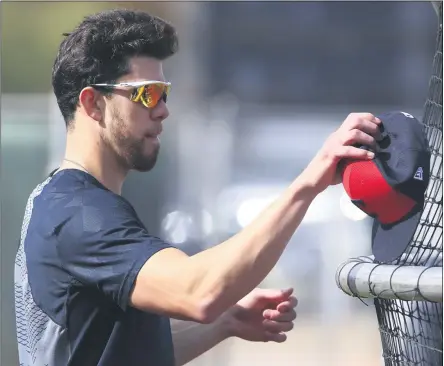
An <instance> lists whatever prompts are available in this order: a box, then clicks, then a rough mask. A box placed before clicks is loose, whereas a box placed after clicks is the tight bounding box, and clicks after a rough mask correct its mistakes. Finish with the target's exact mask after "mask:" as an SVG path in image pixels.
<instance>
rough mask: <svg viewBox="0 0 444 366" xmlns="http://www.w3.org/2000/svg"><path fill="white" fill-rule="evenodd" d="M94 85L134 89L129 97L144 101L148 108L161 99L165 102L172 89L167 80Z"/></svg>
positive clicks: (132, 99)
mask: <svg viewBox="0 0 444 366" xmlns="http://www.w3.org/2000/svg"><path fill="white" fill-rule="evenodd" d="M91 86H93V87H105V88H115V89H129V88H132V89H133V91H132V92H131V94H130V97H129V99H130V100H131V101H133V102H136V103H142V104H143V105H144V106H145V107H147V108H154V107H155V106H156V105H157V104H158V103H159V101H160V100H163V101H164V102H165V103H166V101H167V97H168V95H169V93H170V90H171V83H169V82H165V81H157V80H150V81H134V82H126V83H119V84H92V85H91Z"/></svg>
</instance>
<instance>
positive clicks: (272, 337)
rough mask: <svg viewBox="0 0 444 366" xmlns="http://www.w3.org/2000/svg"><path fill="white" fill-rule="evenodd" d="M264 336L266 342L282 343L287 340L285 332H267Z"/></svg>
mask: <svg viewBox="0 0 444 366" xmlns="http://www.w3.org/2000/svg"><path fill="white" fill-rule="evenodd" d="M264 338H265V339H264V342H276V343H282V342H285V341H286V340H287V335H286V334H285V333H272V332H265V335H264Z"/></svg>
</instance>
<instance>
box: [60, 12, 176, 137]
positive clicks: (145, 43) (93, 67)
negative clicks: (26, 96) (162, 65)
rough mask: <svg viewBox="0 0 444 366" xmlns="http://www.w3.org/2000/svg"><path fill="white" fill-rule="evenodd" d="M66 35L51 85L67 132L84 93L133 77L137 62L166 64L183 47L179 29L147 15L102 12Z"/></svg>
mask: <svg viewBox="0 0 444 366" xmlns="http://www.w3.org/2000/svg"><path fill="white" fill-rule="evenodd" d="M64 35H65V36H66V38H65V39H64V40H63V42H62V43H61V44H60V48H59V51H58V54H57V57H56V59H55V62H54V66H53V69H52V86H53V88H54V94H55V96H56V98H57V103H58V105H59V108H60V111H61V112H62V115H63V118H64V119H65V123H66V126H67V128H69V127H70V124H71V122H72V121H73V119H74V115H75V111H76V108H77V105H78V102H79V94H80V92H81V90H82V89H83V88H85V87H87V86H88V85H91V84H95V83H115V82H116V80H117V79H119V78H120V77H122V76H124V75H126V74H128V73H129V72H130V70H129V59H130V58H132V57H136V56H147V57H152V58H155V59H158V60H164V59H166V58H168V57H170V56H171V55H173V54H174V53H175V52H176V51H177V48H178V39H177V34H176V30H175V29H174V27H173V26H172V25H170V24H169V23H168V22H166V21H164V20H163V19H161V18H158V17H156V16H153V15H150V14H147V13H145V12H142V11H133V10H124V9H117V10H108V11H104V12H100V13H97V14H94V15H91V16H88V17H86V18H85V19H84V20H83V22H82V23H80V24H79V25H78V26H77V28H75V29H74V31H73V32H72V33H69V34H64Z"/></svg>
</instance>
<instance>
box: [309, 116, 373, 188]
mask: <svg viewBox="0 0 444 366" xmlns="http://www.w3.org/2000/svg"><path fill="white" fill-rule="evenodd" d="M380 124H381V121H380V120H379V119H378V118H376V117H375V116H374V115H373V114H371V113H351V114H349V115H348V117H347V118H346V119H345V121H344V122H343V123H342V125H341V126H340V127H339V128H338V129H337V130H336V131H335V132H334V133H332V134H331V135H330V136H329V137H328V139H327V140H326V141H325V143H324V145H323V147H322V148H321V150H320V151H319V152H318V153H317V154H316V156H315V157H314V158H313V160H312V161H311V162H310V164H309V165H308V166H307V168H306V169H305V170H304V172H303V173H302V178H303V180H305V181H306V182H308V183H309V184H310V186H312V187H313V188H314V189H315V191H316V192H317V193H320V192H322V191H323V190H325V189H326V188H327V187H328V186H330V185H334V184H338V183H340V182H341V173H340V169H339V166H338V165H339V164H338V163H339V162H340V161H341V160H343V159H354V160H369V159H373V157H374V154H373V153H372V152H370V151H367V150H364V149H360V148H358V147H355V146H353V145H366V146H368V147H370V149H372V148H374V146H375V141H376V139H378V138H379V135H380V130H379V125H380Z"/></svg>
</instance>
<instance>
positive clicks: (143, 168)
mask: <svg viewBox="0 0 444 366" xmlns="http://www.w3.org/2000/svg"><path fill="white" fill-rule="evenodd" d="M156 162H157V154H156V155H155V156H152V157H150V158H148V159H140V160H139V161H136V162H135V163H134V164H133V168H132V169H133V170H135V171H137V172H140V173H146V172H149V171H150V170H151V169H153V168H154V167H155V165H156Z"/></svg>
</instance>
